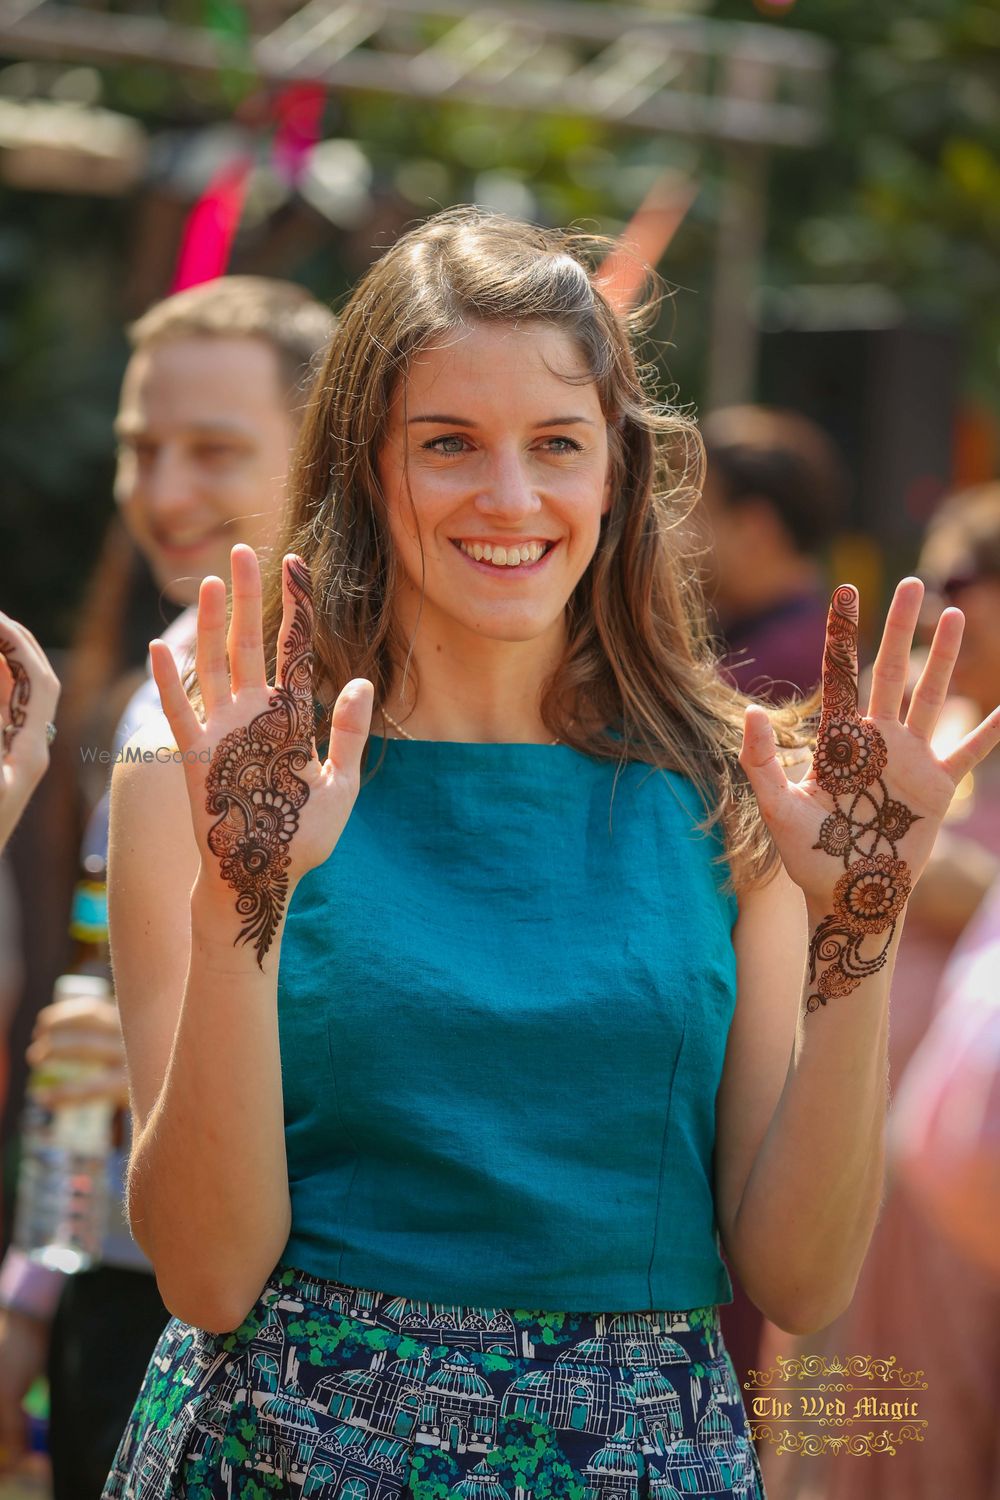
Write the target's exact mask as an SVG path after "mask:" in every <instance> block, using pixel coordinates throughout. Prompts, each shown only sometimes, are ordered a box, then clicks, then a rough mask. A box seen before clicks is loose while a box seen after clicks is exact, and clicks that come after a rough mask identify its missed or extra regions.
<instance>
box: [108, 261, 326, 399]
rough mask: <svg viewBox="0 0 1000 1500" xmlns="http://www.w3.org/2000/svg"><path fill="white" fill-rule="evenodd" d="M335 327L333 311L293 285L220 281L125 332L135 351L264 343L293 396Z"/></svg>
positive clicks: (171, 301)
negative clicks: (219, 341) (225, 341)
mask: <svg viewBox="0 0 1000 1500" xmlns="http://www.w3.org/2000/svg"><path fill="white" fill-rule="evenodd" d="M335 328H336V319H335V318H334V315H333V313H332V312H331V311H330V309H329V308H328V307H326V306H325V305H324V304H323V303H322V302H318V301H317V300H316V298H315V297H313V296H312V295H311V293H309V292H307V291H306V289H305V287H301V286H298V285H297V284H296V283H295V282H294V281H278V280H276V279H274V278H273V277H270V276H218V277H216V278H215V279H214V280H213V281H204V282H201V283H200V284H199V285H198V286H192V287H188V288H187V289H186V290H185V291H183V292H175V293H174V295H173V296H172V297H164V299H163V300H162V301H161V302H155V303H154V304H153V306H152V307H150V308H149V309H148V310H147V311H146V312H144V313H143V314H142V316H141V317H140V318H137V319H136V320H135V322H134V323H131V324H130V325H129V327H128V329H127V330H126V332H127V334H128V339H129V343H130V344H131V346H132V348H133V350H135V351H138V350H140V349H147V348H150V347H151V346H152V345H154V344H159V343H163V342H165V341H166V340H168V339H176V338H185V337H188V336H192V337H199V338H256V339H262V340H263V342H264V343H266V344H269V345H270V346H271V348H272V349H273V350H274V353H275V356H276V357H277V360H278V365H279V368H280V371H281V376H282V379H283V380H284V382H285V383H286V385H287V386H288V388H289V392H290V393H291V392H294V391H298V390H300V389H301V387H302V386H303V384H304V382H305V380H306V379H307V377H308V376H309V374H310V373H311V371H312V369H313V368H314V365H315V363H316V362H317V360H318V356H319V355H320V354H321V353H322V352H323V350H324V349H325V348H326V346H327V344H328V343H329V341H330V338H331V335H332V334H333V332H334V329H335Z"/></svg>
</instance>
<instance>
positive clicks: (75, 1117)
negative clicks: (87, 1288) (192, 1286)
mask: <svg viewBox="0 0 1000 1500" xmlns="http://www.w3.org/2000/svg"><path fill="white" fill-rule="evenodd" d="M111 995H112V991H111V985H110V983H109V982H108V980H107V979H104V978H102V977H101V976H100V975H97V974H64V975H62V976H61V978H59V979H57V980H56V983H55V991H54V994H53V999H54V1000H57V1001H58V1000H72V999H81V998H85V997H86V998H92V999H100V1000H110V999H111ZM102 1071H103V1069H102V1066H101V1064H100V1063H95V1064H91V1063H83V1062H67V1061H63V1060H60V1059H55V1058H54V1059H51V1060H50V1061H49V1062H46V1063H44V1064H43V1065H42V1066H41V1067H39V1068H36V1069H35V1070H34V1071H33V1072H32V1074H31V1075H30V1077H29V1079H28V1089H27V1097H26V1100H25V1108H24V1114H23V1116H22V1124H21V1132H22V1133H21V1163H20V1170H19V1173H18V1187H17V1200H16V1206H15V1211H14V1234H13V1240H14V1244H15V1245H16V1246H17V1247H18V1249H19V1250H22V1251H24V1253H25V1254H26V1255H27V1256H29V1258H30V1259H31V1260H35V1261H39V1262H40V1263H41V1264H42V1265H44V1266H48V1267H49V1268H50V1269H51V1270H54V1271H63V1272H66V1273H72V1272H75V1271H84V1270H86V1269H87V1268H88V1266H91V1265H93V1264H94V1262H95V1261H97V1260H99V1259H100V1253H101V1244H102V1241H103V1239H104V1236H105V1232H106V1230H107V1226H108V1222H109V1217H110V1213H111V1194H110V1191H109V1171H108V1168H109V1161H110V1158H111V1154H112V1127H113V1123H114V1117H115V1113H116V1106H115V1103H114V1101H113V1100H108V1099H93V1100H87V1101H86V1102H84V1103H80V1104H63V1105H59V1106H58V1107H57V1108H50V1107H49V1106H48V1105H47V1104H45V1103H43V1102H42V1100H41V1099H40V1098H39V1097H38V1090H39V1089H42V1088H51V1087H53V1086H54V1085H56V1084H59V1083H63V1082H75V1081H77V1080H80V1081H84V1080H86V1079H87V1078H88V1077H95V1076H99V1075H100V1074H101V1072H102Z"/></svg>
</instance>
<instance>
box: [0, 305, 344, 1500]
mask: <svg viewBox="0 0 1000 1500" xmlns="http://www.w3.org/2000/svg"><path fill="white" fill-rule="evenodd" d="M333 327H334V320H333V316H332V314H331V313H330V311H329V309H328V308H326V307H324V306H323V305H322V304H320V303H318V302H316V301H315V300H314V299H313V298H312V297H311V296H310V295H309V294H308V293H307V292H306V291H305V290H304V289H303V288H301V287H298V286H295V285H293V284H292V283H288V282H282V281H275V280H271V279H268V278H264V277H251V276H238V277H237V276H233V277H222V278H219V279H217V280H215V281H212V282H208V283H205V284H204V285H201V286H198V287H194V288H192V289H189V290H188V291H185V292H181V293H179V294H177V295H176V296H174V297H170V298H167V299H166V300H165V301H163V302H160V303H158V304H156V306H154V307H153V308H151V309H150V310H149V311H148V312H147V313H145V314H144V315H143V317H141V318H140V319H139V320H138V321H137V322H136V323H135V324H133V325H132V327H131V328H130V330H129V337H130V342H131V344H132V349H133V353H132V356H131V358H130V360H129V363H128V366H127V369H126V371H125V376H124V380H123V383H122V391H121V399H120V403H119V410H118V416H117V419H116V422H115V431H116V435H117V441H118V466H117V473H116V479H115V498H116V500H117V502H118V507H119V515H120V517H121V520H122V522H123V523H124V526H125V527H126V529H127V531H128V533H129V536H130V537H131V539H132V541H133V543H134V544H135V546H136V547H138V549H139V550H140V551H141V553H142V554H143V556H144V557H145V559H146V561H147V562H148V565H149V568H150V570H151V572H152V574H153V576H154V578H155V580H156V583H157V585H158V586H159V588H160V589H162V590H163V592H164V594H165V595H166V596H167V598H168V599H170V600H172V601H173V602H174V603H175V604H177V605H181V606H183V609H182V612H181V613H180V614H179V615H178V616H177V617H176V619H174V621H173V622H172V624H171V625H170V626H169V627H168V628H167V629H166V630H165V631H164V632H163V634H162V636H161V639H163V640H165V641H167V643H168V644H169V646H170V649H171V651H172V652H173V654H174V656H175V659H176V660H177V661H178V664H179V665H183V666H186V665H187V664H188V660H189V656H190V648H191V646H192V645H193V638H194V626H195V617H196V610H195V608H194V602H195V600H196V599H197V595H198V589H199V587H200V584H201V581H202V578H203V577H205V576H206V575H207V574H217V575H219V576H221V577H222V578H228V576H229V553H230V548H231V547H232V546H233V544H234V543H236V542H247V543H249V544H250V545H251V546H253V547H254V548H255V549H257V550H258V551H260V552H261V553H263V554H264V555H267V553H268V552H269V550H270V548H271V545H272V538H273V537H274V536H275V535H276V532H277V527H278V521H279V517H280V514H281V509H282V504H283V499H284V491H285V480H286V477H287V469H288V461H289V457H290V454H291V449H292V447H293V444H294V440H295V437H296V434H297V429H298V423H299V413H300V407H301V405H302V403H303V399H304V386H305V384H306V383H307V380H308V376H309V374H310V373H311V369H312V365H313V362H314V360H315V359H316V357H317V356H318V354H319V353H320V352H321V350H322V349H323V348H324V347H325V345H326V343H327V341H328V339H329V336H330V334H331V333H332V331H333ZM159 711H160V705H159V697H158V694H157V692H156V688H155V685H154V684H153V683H152V680H151V679H147V680H144V681H143V682H142V683H141V684H140V686H139V687H138V688H137V689H136V690H135V692H134V693H133V695H132V697H131V698H130V700H129V701H128V703H127V706H126V707H125V710H124V713H123V714H122V716H121V719H120V722H119V724H118V727H117V730H116V732H115V737H114V745H113V752H114V753H118V752H119V751H120V750H121V747H122V746H123V745H124V743H125V741H126V740H127V739H128V737H129V736H130V735H131V734H132V733H133V732H134V731H135V730H136V729H138V728H139V727H141V726H142V725H144V724H146V723H148V722H150V721H152V720H155V719H156V717H157V716H158V715H159ZM167 733H168V734H169V731H167ZM84 849H85V851H86V852H97V853H100V854H106V850H107V800H106V797H102V799H101V801H100V802H99V803H98V806H97V808H96V809H95V811H94V814H93V816H92V818H91V820H90V823H89V825H88V828H87V831H86V834H85V837H84ZM55 1055H58V1056H59V1057H60V1058H63V1059H72V1058H74V1057H79V1058H86V1059H93V1058H94V1057H95V1055H98V1056H100V1057H101V1059H102V1061H103V1062H104V1065H105V1077H104V1083H103V1087H104V1092H105V1094H106V1095H107V1096H108V1097H111V1098H113V1099H114V1100H115V1102H116V1103H117V1102H122V1103H127V1097H128V1087H127V1080H126V1075H125V1058H124V1050H123V1046H122V1041H121V1030H120V1026H119V1021H118V1014H117V1008H116V1006H115V1005H114V1003H109V1002H102V1001H88V1002H85V1003H84V1002H81V1001H77V1000H74V1001H71V1002H64V1003H63V1004H62V1005H58V1004H57V1005H51V1006H49V1007H47V1008H46V1009H45V1010H43V1011H42V1012H41V1013H40V1015H39V1016H38V1018H37V1021H36V1026H35V1035H34V1040H33V1042H32V1045H31V1048H30V1049H29V1054H28V1057H29V1062H30V1063H31V1065H32V1066H38V1065H40V1064H42V1063H44V1062H45V1061H46V1060H47V1059H49V1058H51V1057H53V1056H55ZM78 1097H79V1095H78V1094H74V1095H73V1099H74V1101H75V1100H76V1099H77V1098H78ZM53 1102H58V1101H57V1096H55V1095H54V1096H53ZM127 1152H128V1143H127V1142H126V1144H125V1146H124V1148H123V1150H122V1152H121V1154H120V1158H119V1162H118V1166H119V1173H120V1177H121V1178H122V1179H123V1177H124V1168H125V1159H126V1157H127ZM167 1316H168V1314H167V1312H166V1309H165V1308H164V1306H163V1304H162V1302H161V1300H160V1297H159V1293H158V1291H157V1288H156V1283H155V1280H154V1277H153V1275H152V1267H151V1266H150V1264H149V1262H148V1260H147V1259H146V1257H145V1256H144V1255H143V1253H142V1251H141V1250H140V1249H139V1247H138V1246H137V1245H136V1244H135V1243H134V1242H133V1240H132V1239H131V1236H130V1235H129V1232H128V1229H127V1225H126V1220H125V1217H124V1214H123V1213H121V1214H120V1215H119V1217H118V1222H117V1224H114V1225H112V1226H111V1229H110V1230H109V1233H108V1236H107V1239H106V1241H105V1245H104V1253H103V1258H102V1263H101V1264H100V1265H99V1266H97V1267H95V1268H93V1269H91V1270H88V1271H82V1272H79V1273H77V1274H76V1275H75V1276H69V1277H64V1276H62V1275H61V1274H60V1273H58V1272H53V1271H49V1270H46V1269H45V1268H42V1267H39V1266H36V1265H34V1264H31V1263H29V1262H28V1261H27V1259H26V1258H25V1257H24V1256H23V1255H21V1254H20V1253H19V1252H17V1251H15V1250H10V1251H8V1253H7V1256H6V1257H5V1260H4V1263H3V1267H2V1268H0V1449H2V1450H3V1454H4V1455H5V1457H0V1462H6V1463H7V1464H11V1463H12V1462H13V1461H15V1460H16V1458H17V1456H18V1453H19V1451H20V1450H21V1448H22V1446H23V1443H24V1438H25V1426H24V1417H23V1413H22V1410H21V1400H22V1398H23V1396H24V1394H25V1392H26V1391H27V1389H28V1388H29V1387H30V1385H31V1384H32V1382H33V1381H34V1379H35V1378H36V1376H37V1375H38V1374H40V1373H41V1372H42V1370H43V1369H44V1368H45V1366H46V1360H47V1362H48V1374H49V1382H50V1392H51V1417H50V1451H51V1455H52V1468H53V1484H54V1495H55V1500H94V1497H96V1496H98V1495H99V1494H100V1492H101V1488H102V1485H103V1483H104V1479H105V1477H106V1475H107V1472H108V1469H109V1468H110V1465H111V1460H112V1457H113V1455H114V1450H115V1447H116V1445H117V1443H118V1439H119V1438H120V1436H121V1432H122V1429H123V1427H124V1425H125V1423H126V1421H127V1419H128V1414H129V1411H130V1410H131V1406H132V1402H133V1401H134V1399H135V1395H136V1392H137V1390H138V1387H139V1383H140V1381H141V1378H142V1373H143V1371H144V1369H145V1367H146V1363H147V1361H148V1359H149V1354H150V1350H151V1349H152V1347H153V1345H154V1343H155V1341H156V1338H157V1337H158V1335H159V1333H160V1332H161V1330H162V1328H163V1325H164V1323H165V1322H166V1320H167Z"/></svg>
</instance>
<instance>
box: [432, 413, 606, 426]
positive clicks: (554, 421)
mask: <svg viewBox="0 0 1000 1500" xmlns="http://www.w3.org/2000/svg"><path fill="white" fill-rule="evenodd" d="M414 422H441V423H447V425H448V426H450V427H478V425H479V424H478V422H469V421H467V420H466V418H465V417H449V416H447V415H445V416H441V415H434V416H426V417H410V418H409V419H408V421H407V424H406V425H407V426H408V427H412V426H413V424H414ZM574 422H582V423H583V424H584V426H586V427H593V425H594V424H593V422H592V421H591V420H590V418H589V417H547V418H546V419H545V421H544V422H535V423H534V424H533V425H534V426H535V427H568V426H570V424H571V423H574Z"/></svg>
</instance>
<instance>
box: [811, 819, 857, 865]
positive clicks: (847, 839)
mask: <svg viewBox="0 0 1000 1500" xmlns="http://www.w3.org/2000/svg"><path fill="white" fill-rule="evenodd" d="M852 847H853V843H852V838H851V822H850V819H849V818H848V817H846V816H845V814H844V813H842V812H840V811H837V812H833V813H831V814H830V816H829V817H828V818H824V820H823V824H822V826H821V828H820V830H819V841H818V842H817V843H815V844H813V848H814V849H825V850H826V852H827V854H832V855H833V856H834V858H835V859H843V858H844V857H845V856H846V855H848V854H850V852H851V849H852Z"/></svg>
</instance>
